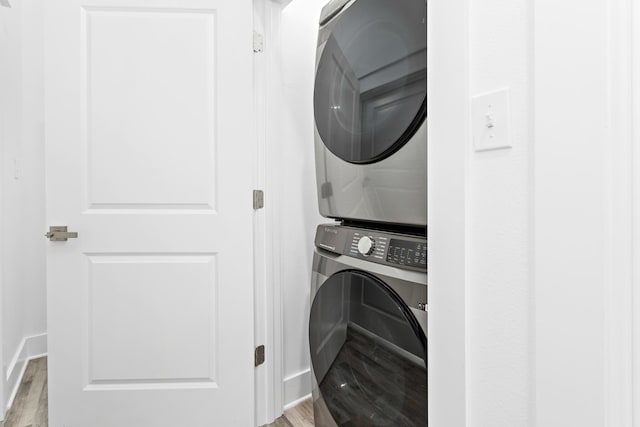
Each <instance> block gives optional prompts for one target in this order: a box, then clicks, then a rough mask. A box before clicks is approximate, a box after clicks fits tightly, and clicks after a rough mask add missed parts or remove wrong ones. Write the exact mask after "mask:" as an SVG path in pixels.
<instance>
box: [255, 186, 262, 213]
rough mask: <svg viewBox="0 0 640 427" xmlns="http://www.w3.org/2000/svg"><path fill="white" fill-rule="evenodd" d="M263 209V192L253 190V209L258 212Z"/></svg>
mask: <svg viewBox="0 0 640 427" xmlns="http://www.w3.org/2000/svg"><path fill="white" fill-rule="evenodd" d="M262 208H264V191H262V190H253V209H254V210H258V209H262Z"/></svg>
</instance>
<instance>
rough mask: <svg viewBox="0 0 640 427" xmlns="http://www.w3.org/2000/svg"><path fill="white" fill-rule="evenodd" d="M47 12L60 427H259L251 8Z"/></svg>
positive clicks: (75, 7)
mask: <svg viewBox="0 0 640 427" xmlns="http://www.w3.org/2000/svg"><path fill="white" fill-rule="evenodd" d="M44 3H45V4H46V12H45V13H46V14H45V24H46V30H45V31H46V37H45V43H46V49H45V52H46V79H45V80H46V145H47V147H46V151H47V157H46V159H47V164H46V167H47V210H48V212H47V217H48V225H51V226H58V225H67V226H68V227H69V231H73V232H78V233H79V235H78V238H77V239H69V240H68V241H66V242H48V244H47V245H48V249H47V255H48V261H47V262H48V265H47V267H48V271H47V280H48V287H47V289H48V327H49V364H50V369H49V372H50V379H49V408H50V426H51V427H128V426H131V427H133V426H135V427H165V426H166V427H169V426H171V427H187V426H189V427H196V426H203V427H204V426H208V427H210V426H220V427H231V426H234V427H235V426H247V427H249V426H252V425H254V398H253V270H252V265H253V263H252V215H253V213H252V203H251V200H252V196H251V183H252V176H251V165H252V164H253V162H252V153H253V149H252V148H253V137H252V125H251V123H250V122H248V121H247V120H248V119H249V118H250V117H251V112H252V105H251V103H252V83H251V82H252V60H253V59H252V54H253V53H252V45H251V43H252V5H251V1H250V0H55V1H47V2H44Z"/></svg>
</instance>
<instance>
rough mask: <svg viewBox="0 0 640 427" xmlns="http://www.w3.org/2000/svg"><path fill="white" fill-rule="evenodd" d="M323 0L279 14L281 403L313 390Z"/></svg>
mask: <svg viewBox="0 0 640 427" xmlns="http://www.w3.org/2000/svg"><path fill="white" fill-rule="evenodd" d="M325 3H326V0H297V1H294V2H292V3H291V4H289V5H288V6H286V7H285V8H284V10H283V14H282V21H281V22H282V60H283V64H282V69H283V83H284V104H283V108H282V116H283V128H282V135H283V137H282V141H281V144H282V150H283V151H282V152H283V153H284V155H285V156H286V157H285V159H286V161H285V162H284V168H283V170H282V171H281V173H282V176H281V182H282V189H281V194H282V195H283V200H282V202H283V203H282V206H281V207H280V212H281V213H282V220H281V221H282V222H281V230H282V241H281V244H282V248H283V249H284V250H283V252H282V261H283V262H282V267H283V270H282V281H283V283H282V297H283V301H282V307H283V347H284V348H283V352H284V360H283V363H284V365H283V376H284V404H285V405H287V404H290V403H291V402H294V401H295V400H296V399H299V398H301V397H303V396H305V395H307V394H309V393H310V392H311V377H310V373H309V363H310V362H309V344H308V330H307V328H308V322H309V307H310V301H309V290H310V286H311V285H310V283H311V260H312V257H313V248H314V243H313V240H314V236H315V230H316V226H317V225H318V224H320V223H323V222H330V221H329V220H327V219H326V218H323V217H321V216H320V215H319V213H318V201H317V198H316V191H315V188H316V180H315V163H314V162H315V161H314V153H313V120H314V119H313V81H314V74H315V55H316V50H315V49H316V38H317V32H318V20H319V18H320V10H321V9H322V6H324V4H325Z"/></svg>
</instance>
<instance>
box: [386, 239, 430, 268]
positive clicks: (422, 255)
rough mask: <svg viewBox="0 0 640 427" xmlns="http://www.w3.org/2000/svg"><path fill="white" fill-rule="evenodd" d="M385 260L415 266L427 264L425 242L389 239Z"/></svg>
mask: <svg viewBox="0 0 640 427" xmlns="http://www.w3.org/2000/svg"><path fill="white" fill-rule="evenodd" d="M387 261H388V262H391V263H394V264H400V265H409V266H416V267H426V266H427V242H424V243H421V242H412V241H407V240H401V239H391V243H390V244H389V251H388V252H387Z"/></svg>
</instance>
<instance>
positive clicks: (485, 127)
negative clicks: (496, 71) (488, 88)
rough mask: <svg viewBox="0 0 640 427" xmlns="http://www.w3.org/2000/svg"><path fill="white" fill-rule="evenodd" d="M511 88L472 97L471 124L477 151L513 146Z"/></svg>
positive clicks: (474, 145)
mask: <svg viewBox="0 0 640 427" xmlns="http://www.w3.org/2000/svg"><path fill="white" fill-rule="evenodd" d="M510 113H511V111H510V109H509V89H508V88H506V89H501V90H497V91H495V92H489V93H484V94H481V95H476V96H474V97H473V98H471V116H472V117H471V119H472V120H471V126H472V128H471V129H472V133H473V147H474V149H475V150H476V151H486V150H498V149H501V148H511V147H512V145H511V123H510V121H511V114H510Z"/></svg>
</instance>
